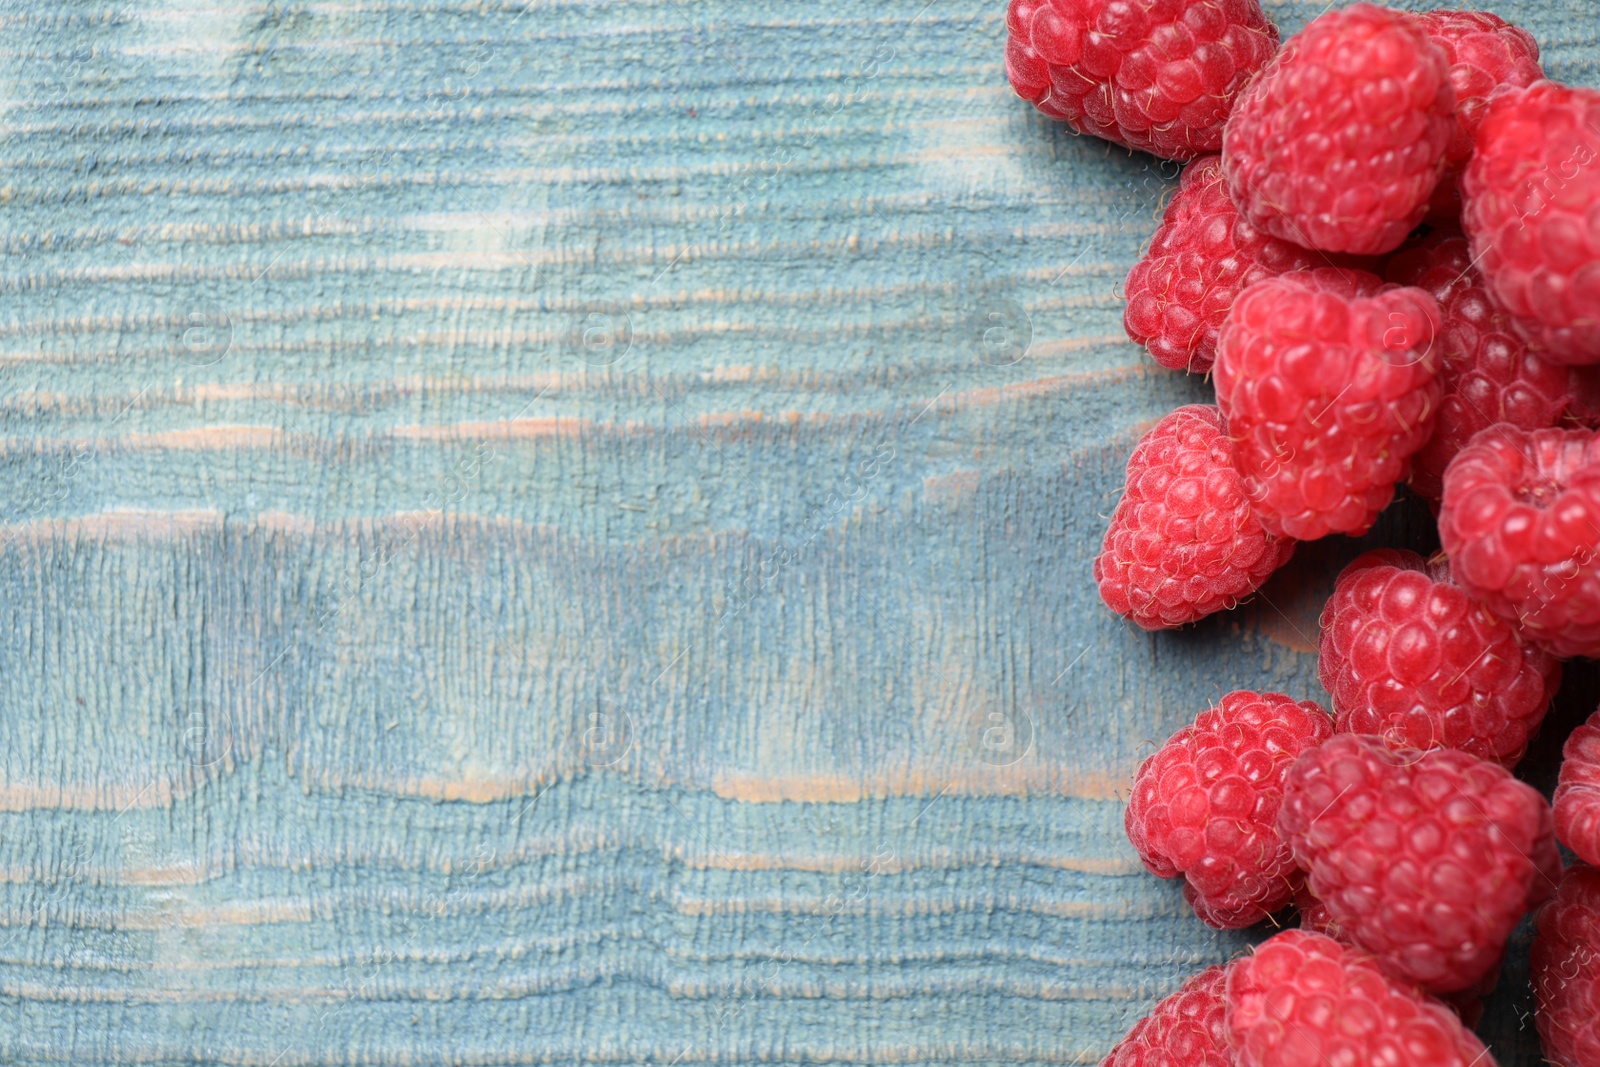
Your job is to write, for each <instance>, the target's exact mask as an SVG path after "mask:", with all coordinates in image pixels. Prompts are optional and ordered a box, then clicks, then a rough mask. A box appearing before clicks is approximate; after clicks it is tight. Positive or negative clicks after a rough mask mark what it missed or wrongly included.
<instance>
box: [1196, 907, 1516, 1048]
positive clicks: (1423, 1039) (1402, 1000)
mask: <svg viewBox="0 0 1600 1067" xmlns="http://www.w3.org/2000/svg"><path fill="white" fill-rule="evenodd" d="M1228 1028H1229V1030H1230V1032H1231V1034H1232V1038H1233V1047H1234V1054H1235V1055H1236V1056H1237V1057H1238V1063H1239V1067H1329V1065H1337V1067H1355V1065H1358V1064H1359V1065H1362V1067H1365V1065H1367V1064H1383V1065H1384V1067H1492V1065H1493V1064H1494V1059H1493V1058H1492V1057H1490V1055H1489V1053H1488V1052H1487V1051H1486V1050H1485V1049H1484V1047H1483V1044H1482V1043H1481V1042H1480V1041H1479V1040H1478V1039H1477V1038H1476V1037H1474V1036H1473V1034H1472V1032H1471V1031H1469V1030H1468V1029H1467V1028H1466V1027H1465V1026H1463V1025H1462V1024H1461V1020H1459V1019H1458V1018H1456V1016H1455V1015H1454V1013H1452V1012H1451V1011H1450V1009H1449V1008H1446V1007H1445V1006H1444V1005H1442V1004H1439V1003H1437V1002H1436V1001H1434V1000H1432V999H1431V998H1429V997H1425V996H1423V995H1422V994H1420V993H1418V992H1417V990H1416V989H1415V988H1413V987H1412V986H1410V985H1408V984H1406V983H1404V982H1397V981H1395V980H1394V979H1392V978H1390V977H1388V976H1387V975H1385V974H1384V973H1383V972H1382V971H1381V970H1379V969H1378V967H1377V965H1376V964H1375V963H1374V962H1373V960H1372V959H1371V958H1370V957H1369V956H1367V955H1366V954H1365V953H1363V952H1361V951H1360V950H1358V949H1353V948H1347V947H1345V946H1344V945H1341V944H1339V942H1337V941H1335V940H1333V939H1332V938H1331V937H1324V936H1323V935H1321V934H1317V933H1311V932H1309V931H1306V930H1285V931H1283V932H1282V933H1280V934H1277V935H1275V936H1273V937H1272V938H1270V939H1269V940H1267V941H1265V942H1263V943H1261V944H1260V945H1257V946H1256V949H1255V952H1254V953H1253V954H1252V955H1249V956H1245V957H1243V958H1241V959H1239V960H1237V961H1235V962H1234V963H1233V965H1232V966H1230V967H1229V968H1228Z"/></svg>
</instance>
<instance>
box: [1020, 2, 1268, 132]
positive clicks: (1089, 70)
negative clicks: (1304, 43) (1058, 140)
mask: <svg viewBox="0 0 1600 1067" xmlns="http://www.w3.org/2000/svg"><path fill="white" fill-rule="evenodd" d="M1006 28H1007V29H1008V30H1009V31H1010V37H1009V38H1008V39H1007V41H1006V76H1007V77H1008V78H1010V79H1011V87H1012V88H1013V89H1015V90H1016V92H1017V95H1018V96H1020V97H1022V98H1023V99H1024V100H1027V101H1030V102H1031V103H1032V104H1033V106H1034V107H1036V108H1038V109H1039V110H1040V111H1042V112H1044V113H1045V114H1046V115H1049V116H1050V117H1051V118H1053V119H1064V120H1065V121H1067V122H1068V123H1070V124H1071V125H1072V127H1073V128H1074V129H1076V130H1079V131H1080V132H1082V133H1091V134H1094V135H1095V136H1096V137H1104V138H1105V139H1106V140H1108V141H1114V142H1115V143H1117V144H1120V145H1125V146H1127V147H1128V148H1136V149H1140V150H1142V151H1145V152H1153V153H1155V154H1156V155H1158V156H1165V157H1166V158H1168V159H1193V158H1194V157H1195V156H1198V155H1203V154H1204V153H1206V152H1215V151H1216V150H1217V149H1219V148H1221V147H1222V124H1223V122H1224V121H1225V120H1226V119H1227V117H1228V112H1229V110H1230V109H1231V108H1232V107H1233V99H1234V96H1235V95H1237V94H1238V92H1239V90H1240V89H1241V88H1243V87H1244V84H1245V83H1246V82H1247V81H1249V80H1250V78H1251V77H1252V76H1254V75H1255V73H1256V71H1258V70H1260V69H1261V67H1262V65H1263V64H1264V63H1266V61H1267V58H1268V57H1269V56H1271V55H1272V53H1273V52H1274V51H1276V50H1277V47H1278V29H1277V27H1276V26H1274V25H1273V24H1272V23H1271V21H1269V20H1268V19H1267V16H1266V15H1264V14H1263V13H1262V11H1261V5H1260V3H1259V2H1258V0H1137V2H1129V0H1011V5H1010V7H1008V8H1007V9H1006Z"/></svg>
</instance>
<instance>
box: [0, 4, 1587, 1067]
mask: <svg viewBox="0 0 1600 1067" xmlns="http://www.w3.org/2000/svg"><path fill="white" fill-rule="evenodd" d="M1269 6H1270V7H1271V9H1272V11H1273V14H1274V16H1275V17H1276V18H1277V19H1278V20H1279V21H1280V23H1281V24H1282V25H1284V26H1285V27H1286V28H1288V29H1293V28H1296V27H1298V26H1299V25H1301V24H1303V23H1304V22H1305V21H1306V19H1308V18H1309V17H1311V16H1312V15H1314V14H1315V13H1316V12H1317V11H1318V10H1320V8H1321V5H1317V4H1309V3H1273V4H1270V5H1269ZM1002 15H1003V12H1002V9H1001V6H1000V5H998V4H987V5H980V4H965V5H963V4H954V3H946V2H945V0H937V2H935V3H931V4H926V5H924V3H923V2H922V0H917V2H915V3H908V4H903V5H899V4H896V5H888V6H885V5H880V4H868V3H864V2H861V0H830V3H828V4H826V5H823V6H821V7H817V8H815V9H806V10H790V9H788V8H785V7H782V6H781V5H763V4H748V3H747V4H738V3H729V2H721V0H718V2H710V3H680V2H678V0H668V2H666V3H630V4H590V3H585V4H571V3H557V2H550V3H530V4H528V5H522V4H519V3H516V2H504V3H490V2H484V3H473V4H464V5H441V4H433V3H427V2H405V0H396V2H377V3H369V2H361V3H351V2H347V0H332V2H326V3H295V4H284V3H278V2H276V0H274V2H272V3H257V4H253V5H249V6H244V7H237V8H236V7H228V6H217V7H211V6H206V5H203V4H199V3H192V2H185V0H163V2H161V3H154V4H145V5H130V6H128V7H127V8H125V9H117V8H115V7H102V6H97V5H76V4H68V5H61V4H54V5H51V4H44V3H39V2H37V0H24V2H22V3H20V4H13V5H11V6H9V7H8V8H7V9H6V11H5V12H3V13H0V25H3V26H4V28H5V30H6V33H5V35H4V36H5V45H4V61H3V62H0V107H3V108H4V113H3V115H0V129H3V131H4V138H3V141H0V143H3V144H4V151H3V152H0V202H3V203H4V211H5V224H4V227H3V229H0V241H3V248H4V251H5V253H6V265H5V270H4V273H3V274H0V292H3V293H4V304H3V305H0V306H3V312H0V386H3V389H0V472H3V475H4V479H5V481H4V485H5V493H4V497H3V501H0V507H3V508H4V509H5V510H4V513H3V514H0V1060H4V1061H5V1062H19V1063H57V1062H63V1061H71V1062H74V1063H80V1064H95V1063H111V1062H118V1063H123V1062H143V1063H151V1064H156V1063H161V1064H165V1063H172V1064H176V1063H180V1062H182V1063H194V1062H206V1063H227V1064H261V1065H268V1067H271V1065H281V1067H289V1065H291V1064H332V1063H363V1064H367V1063H370V1064H380V1063H381V1064H402V1063H432V1062H452V1063H463V1064H513V1063H532V1062H541V1063H576V1062H579V1061H583V1062H618V1063H621V1062H629V1063H632V1062H646V1061H649V1062H656V1063H672V1062H676V1063H680V1064H698V1063H711V1062H745V1061H754V1060H763V1061H769V1062H775V1063H798V1062H801V1061H815V1060H819V1059H831V1060H842V1061H849V1062H863V1063H924V1062H927V1063H931V1062H935V1061H938V1062H951V1061H956V1062H962V1063H972V1064H982V1063H1001V1062H1016V1061H1019V1060H1025V1061H1038V1062H1065V1063H1093V1062H1097V1061H1098V1058H1099V1057H1100V1056H1101V1055H1102V1054H1103V1053H1104V1051H1105V1050H1106V1049H1107V1048H1108V1047H1109V1045H1110V1044H1111V1042H1113V1041H1114V1040H1115V1039H1116V1038H1117V1037H1118V1036H1120V1034H1121V1033H1122V1032H1123V1031H1124V1030H1125V1029H1126V1028H1127V1026H1128V1025H1129V1024H1130V1023H1131V1022H1132V1020H1133V1019H1135V1018H1137V1016H1138V1015H1139V1014H1140V1013H1141V1012H1142V1011H1143V1010H1144V1009H1145V1008H1146V1007H1147V1006H1148V1004H1149V1003H1150V1002H1151V1001H1152V1000H1153V999H1154V998H1155V997H1157V996H1159V995H1161V994H1163V993H1165V992H1166V991H1168V990H1169V989H1171V988H1172V987H1173V985H1174V984H1175V983H1176V982H1177V981H1179V980H1181V978H1182V977H1183V976H1184V975H1185V974H1187V973H1189V972H1191V971H1193V970H1195V969H1198V968H1199V967H1200V966H1202V965H1203V964H1205V963H1207V962H1210V961H1214V960H1219V959H1224V958H1226V957H1227V956H1228V955H1230V954H1231V953H1233V952H1236V951H1238V950H1239V949H1240V948H1241V947H1242V946H1244V945H1246V944H1248V943H1249V941H1250V940H1251V938H1252V937H1253V936H1256V935H1257V934H1259V933H1260V932H1259V931H1257V932H1255V933H1252V934H1238V935H1222V934H1218V933H1216V932H1213V931H1210V930H1208V929H1206V928H1204V927H1202V926H1201V925H1200V924H1198V923H1197V922H1196V921H1195V920H1194V919H1193V917H1192V916H1190V915H1187V914H1186V913H1185V910H1184V908H1183V905H1182V901H1181V899H1180V897H1179V895H1178V893H1177V891H1176V887H1175V886H1173V885H1171V884H1167V883H1162V882H1159V881H1157V880H1156V879H1153V878H1150V877H1149V876H1147V875H1145V874H1143V873H1142V871H1141V870H1140V868H1139V866H1138V863H1137V861H1136V858H1135V857H1133V856H1132V855H1131V853H1130V851H1129V849H1128V846H1127V844H1126V841H1125V840H1124V839H1123V836H1122V832H1121V804H1120V800H1119V797H1120V795H1121V791H1122V790H1123V789H1125V786H1126V782H1127V780H1128V777H1129V775H1130V773H1131V770H1132V768H1133V766H1134V765H1135V763H1136V761H1137V759H1138V757H1139V755H1140V754H1141V752H1147V751H1149V748H1148V746H1149V744H1150V743H1152V742H1154V741H1157V740H1159V739H1161V738H1163V737H1165V736H1166V734H1167V733H1169V732H1170V731H1171V730H1172V729H1174V728H1175V727H1176V726H1177V725H1178V724H1179V723H1181V722H1182V721H1184V720H1185V719H1186V718H1188V717H1190V716H1192V715H1193V713H1194V712H1195V711H1196V710H1198V708H1200V707H1202V706H1204V705H1205V703H1206V702H1207V701H1208V700H1210V699H1212V698H1213V697H1214V696H1215V695H1216V694H1217V693H1219V692H1220V691H1223V690H1226V689H1229V688H1235V687H1238V686H1244V685H1249V686H1256V687H1263V688H1265V687H1275V688H1281V689H1285V690H1287V691H1290V692H1294V693H1297V694H1306V695H1316V694H1318V693H1320V689H1319V688H1318V686H1317V682H1316V671H1315V656H1314V648H1315V625H1316V623H1315V619H1316V614H1317V610H1318V607H1319V600H1318V593H1317V591H1318V590H1319V589H1324V588H1325V587H1326V582H1327V579H1328V575H1329V574H1331V573H1332V570H1333V569H1335V568H1336V567H1337V565H1338V562H1339V561H1340V560H1342V559H1344V558H1347V557H1348V556H1349V555H1351V554H1353V553H1354V552H1355V551H1357V550H1358V548H1359V546H1357V545H1355V544H1353V543H1347V542H1341V543H1338V544H1330V545H1325V546H1310V547H1309V548H1307V549H1304V550H1303V551H1302V557H1301V561H1300V563H1299V564H1298V566H1297V568H1296V569H1294V570H1292V571H1290V572H1288V573H1286V574H1285V575H1283V576H1280V578H1279V579H1277V580H1276V581H1275V583H1274V585H1273V586H1271V587H1269V589H1268V591H1267V599H1266V600H1265V601H1264V602H1258V603H1257V604H1256V605H1254V606H1252V607H1250V608H1247V609H1244V610H1241V611H1239V612H1236V613H1234V614H1233V615H1232V616H1229V617H1225V618H1219V619H1215V620H1211V621H1209V622H1207V623H1205V624H1203V625H1202V626H1200V627H1197V628H1195V629H1194V630H1193V631H1189V632H1185V633H1181V634H1168V635H1161V636H1157V637H1151V636H1148V635H1143V634H1138V633H1135V632H1133V631H1131V630H1130V629H1129V628H1127V627H1125V626H1123V625H1121V624H1120V623H1118V622H1117V621H1116V620H1114V619H1113V618H1111V617H1110V616H1108V615H1107V614H1106V613H1105V612H1104V610H1103V609H1102V608H1101V606H1100V605H1099V603H1098V599H1097V597H1096V595H1095V593H1094V589H1093V585H1092V582H1091V581H1090V578H1089V560H1090V559H1091V558H1092V555H1093V552H1094V550H1095V548H1096V547H1097V544H1098V539H1099V536H1100V533H1101V531H1102V529H1103V523H1104V518H1103V516H1104V515H1105V514H1106V513H1108V511H1109V508H1110V507H1111V506H1112V502H1113V500H1114V495H1115V492H1116V490H1117V487H1118V486H1119V485H1120V480H1121V466H1122V463H1123V461H1124V459H1125V457H1126V455H1127V452H1128V450H1129V448H1130V447H1131V444H1132V442H1133V440H1134V439H1135V438H1136V436H1137V434H1138V433H1139V432H1140V431H1141V430H1142V428H1144V427H1145V426H1147V425H1148V424H1149V423H1150V422H1151V421H1152V420H1153V419H1155V418H1158V417H1159V416H1160V415H1161V414H1162V413H1164V412H1165V411H1167V410H1169V409H1171V408H1172V407H1174V406H1176V405H1178V404H1180V403H1185V402H1190V401H1194V400H1202V399H1205V398H1207V396H1208V387H1207V385H1206V383H1204V382H1201V381H1193V380H1186V379H1183V378H1181V377H1177V376H1172V375H1168V374H1165V373H1163V372H1160V371H1159V370H1158V369H1157V368H1154V367H1153V365H1152V364H1150V363H1149V361H1148V360H1146V359H1144V358H1142V357H1141V355H1140V353H1139V352H1138V351H1137V350H1136V349H1135V348H1134V347H1133V346H1131V345H1129V344H1128V343H1127V342H1126V341H1125V340H1123V339H1122V335H1121V330H1120V316H1121V305H1120V301H1119V298H1118V296H1117V291H1116V285H1117V283H1118V282H1119V280H1120V278H1121V277H1122V276H1123V274H1124V273H1125V272H1126V270H1127V267H1128V266H1129V264H1130V263H1131V262H1132V260H1133V259H1134V257H1135V256H1136V255H1137V252H1138V249H1139V247H1140V245H1141V243H1142V242H1143V241H1144V240H1146V239H1147V238H1148V236H1149V234H1150V232H1151V231H1152V230H1153V229H1154V226H1155V220H1156V219H1157V217H1158V215H1159V210H1160V205H1161V203H1162V198H1163V197H1164V196H1165V195H1166V194H1167V193H1168V192H1169V191H1170V189H1171V187H1172V185H1173V177H1174V174H1175V170H1174V169H1173V168H1172V167H1171V166H1170V165H1161V164H1158V163H1157V162H1156V161H1154V160H1151V159H1148V158H1146V157H1140V156H1130V155H1129V154H1127V153H1125V152H1120V151H1116V150H1113V149H1110V148H1109V147H1108V146H1106V145H1104V144H1101V143H1099V142H1096V141H1092V140H1089V139H1086V138H1074V137H1072V136H1070V135H1068V134H1066V133H1064V132H1063V130H1062V129H1061V128H1059V127H1057V126H1054V125H1052V124H1050V123H1048V122H1047V121H1045V120H1043V119H1041V118H1039V117H1038V116H1035V115H1033V114H1031V113H1030V112H1029V110H1028V109H1027V108H1026V107H1025V106H1024V105H1022V104H1021V103H1020V102H1019V101H1017V100H1015V99H1014V98H1012V97H1011V96H1010V94H1009V92H1008V91H1007V89H1006V86H1005V83H1004V77H1003V74H1002V72H1001V69H1000V48H1001V44H1002V41H1003V36H1004V28H1003V19H1002ZM1515 15H1516V17H1517V18H1518V20H1519V21H1521V22H1522V23H1523V24H1525V25H1527V26H1529V28H1530V29H1532V30H1534V32H1536V33H1537V34H1538V35H1539V36H1540V39H1541V40H1542V41H1543V42H1545V43H1546V59H1547V64H1548V68H1549V70H1550V71H1551V73H1552V74H1553V75H1554V76H1557V77H1561V78H1563V79H1566V80H1572V81H1581V82H1585V83H1587V84H1595V83H1596V82H1597V80H1600V79H1597V71H1596V61H1595V55H1596V51H1595V43H1596V42H1595V25H1594V23H1593V20H1582V19H1573V18H1571V17H1570V15H1571V12H1570V11H1568V10H1565V9H1563V7H1562V5H1559V4H1555V3H1548V2H1532V3H1529V4H1527V5H1524V6H1522V7H1521V8H1519V9H1518V11H1517V12H1515ZM997 328H999V329H1000V330H1001V331H1002V332H1001V333H1000V334H996V333H995V330H996V329H997ZM1426 525H1427V524H1426V521H1425V517H1422V516H1419V514H1418V513H1416V512H1415V511H1411V512H1405V511H1403V510H1401V511H1397V512H1396V513H1395V514H1394V515H1392V516H1391V517H1389V518H1388V519H1387V520H1386V525H1385V526H1384V527H1383V528H1382V529H1381V530H1380V531H1379V532H1378V533H1377V534H1375V535H1374V537H1373V538H1371V539H1369V541H1372V542H1376V541H1377V540H1379V539H1387V540H1388V541H1392V542H1417V541H1418V540H1419V539H1425V538H1426V537H1427V536H1428V534H1427V531H1426ZM1578 673H1579V674H1580V675H1582V676H1583V678H1584V679H1587V681H1586V682H1585V684H1586V685H1588V686H1589V688H1588V689H1584V688H1583V687H1582V686H1580V687H1579V688H1578V689H1577V690H1575V692H1576V693H1577V694H1578V695H1577V696H1573V697H1569V698H1568V704H1567V705H1564V707H1563V711H1562V713H1561V715H1562V716H1563V717H1564V718H1563V721H1566V720H1567V719H1570V718H1571V717H1572V716H1573V715H1575V714H1577V712H1578V709H1579V706H1580V705H1581V704H1582V701H1583V699H1586V698H1585V697H1584V696H1583V694H1584V693H1587V692H1589V691H1590V690H1592V688H1593V686H1592V679H1588V676H1587V675H1586V674H1584V672H1582V671H1580V672H1578ZM1590 706H1592V700H1591V701H1590ZM1545 748H1546V751H1544V752H1543V754H1542V756H1541V757H1540V759H1539V760H1536V761H1535V763H1536V766H1535V768H1534V772H1533V773H1534V774H1535V775H1538V774H1544V775H1546V776H1548V768H1549V766H1550V753H1549V751H1548V748H1549V744H1548V742H1547V744H1546V746H1545ZM1518 966H1519V965H1518V964H1517V963H1516V962H1515V961H1513V963H1512V965H1511V966H1510V969H1509V971H1508V980H1507V983H1506V986H1505V988H1504V991H1503V993H1502V995H1501V996H1500V998H1499V999H1498V1000H1497V1001H1496V1003H1495V1004H1494V1005H1493V1006H1492V1009H1491V1013H1490V1017H1489V1020H1488V1021H1487V1022H1486V1024H1485V1027H1486V1029H1485V1034H1486V1036H1487V1037H1488V1038H1489V1040H1491V1041H1492V1043H1493V1045H1494V1051H1495V1054H1496V1055H1497V1057H1499V1060H1500V1062H1501V1063H1502V1064H1531V1063H1534V1062H1536V1060H1537V1049H1536V1045H1535V1043H1534V1042H1533V1039H1532V1037H1531V1034H1532V1031H1531V1028H1529V1027H1527V1025H1526V1020H1525V1018H1523V1013H1524V1012H1525V1011H1526V1007H1527V996H1526V989H1525V988H1523V987H1521V986H1519V985H1518V983H1519V982H1520V981H1521V980H1522V979H1521V974H1520V971H1518V969H1517V968H1518Z"/></svg>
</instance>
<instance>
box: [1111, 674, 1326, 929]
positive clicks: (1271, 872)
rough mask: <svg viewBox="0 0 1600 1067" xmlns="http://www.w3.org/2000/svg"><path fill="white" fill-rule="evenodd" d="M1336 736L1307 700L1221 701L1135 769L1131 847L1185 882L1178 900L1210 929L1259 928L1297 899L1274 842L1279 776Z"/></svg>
mask: <svg viewBox="0 0 1600 1067" xmlns="http://www.w3.org/2000/svg"><path fill="white" fill-rule="evenodd" d="M1332 733H1333V722H1332V720H1331V719H1329V717H1328V713H1327V712H1326V711H1324V710H1322V708H1320V707H1318V706H1317V705H1316V704H1314V703H1313V702H1311V701H1309V700H1305V701H1299V702H1296V701H1294V700H1291V699H1290V698H1289V697H1286V696H1284V695H1283V694H1282V693H1255V692H1251V691H1250V690H1247V689H1241V690H1237V691H1235V692H1232V693H1229V694H1227V695H1226V696H1224V697H1223V698H1222V702H1221V703H1220V704H1218V705H1217V706H1216V707H1214V708H1211V709H1209V710H1207V711H1203V712H1201V713H1200V715H1199V717H1198V718H1196V719H1195V721H1194V723H1193V724H1192V725H1190V726H1185V727H1184V728H1183V729H1181V730H1179V731H1178V732H1177V733H1175V734H1173V735H1172V737H1171V738H1169V739H1168V741H1167V743H1166V744H1165V745H1163V746H1161V749H1160V750H1159V751H1157V752H1156V753H1155V754H1154V755H1153V756H1151V757H1150V758H1149V759H1147V760H1145V761H1144V762H1143V763H1141V764H1140V765H1139V771H1138V774H1137V775H1136V776H1135V777H1134V781H1133V795H1132V796H1131V797H1130V798H1129V800H1128V810H1127V813H1126V815H1125V817H1124V820H1123V822H1124V825H1126V827H1127V830H1128V840H1129V841H1131V842H1132V843H1133V847H1134V848H1135V849H1136V850H1137V851H1138V853H1139V858H1140V859H1142V860H1143V861H1144V865H1145V867H1146V868H1148V869H1149V871H1150V872H1151V873H1152V874H1155V875H1157V876H1159V877H1161V878H1175V877H1177V876H1178V875H1180V874H1181V875H1183V876H1184V878H1185V879H1186V883H1185V885H1184V887H1183V895H1184V898H1185V899H1186V900H1188V901H1189V903H1190V904H1191V905H1192V906H1193V907H1194V910H1195V914H1197V915H1199V916H1200V918H1201V919H1203V920H1205V921H1206V922H1207V923H1210V924H1211V925H1212V926H1216V927H1220V928H1222V929H1230V928H1236V927H1241V926H1249V925H1251V924H1252V923H1256V922H1260V921H1261V920H1262V919H1264V918H1266V917H1267V916H1268V915H1271V914H1272V913H1273V912H1275V911H1277V910H1278V909H1280V908H1283V907H1285V906H1287V905H1288V904H1289V902H1290V901H1291V900H1293V899H1294V891H1295V889H1296V887H1297V885H1298V883H1299V881H1300V874H1299V872H1298V871H1297V870H1296V869H1295V865H1294V860H1293V859H1291V858H1290V856H1289V849H1288V847H1287V846H1285V845H1284V843H1283V841H1282V839H1281V838H1279V836H1278V827H1277V819H1278V805H1279V804H1281V803H1282V800H1283V777H1284V775H1285V774H1286V773H1287V772H1288V770H1289V766H1290V764H1292V763H1293V762H1294V759H1295V757H1296V756H1298V755H1299V754H1300V753H1301V752H1303V751H1305V750H1307V749H1310V748H1315V747H1316V746H1317V745H1320V744H1321V743H1322V742H1323V741H1325V740H1327V739H1328V737H1329V736H1331V735H1332Z"/></svg>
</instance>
